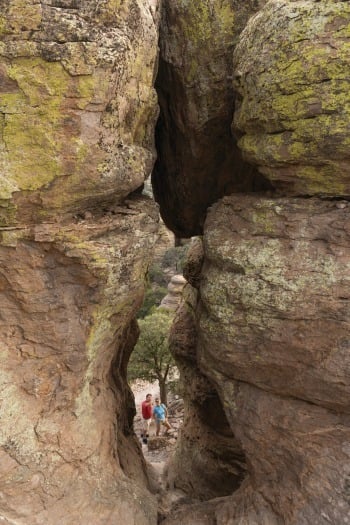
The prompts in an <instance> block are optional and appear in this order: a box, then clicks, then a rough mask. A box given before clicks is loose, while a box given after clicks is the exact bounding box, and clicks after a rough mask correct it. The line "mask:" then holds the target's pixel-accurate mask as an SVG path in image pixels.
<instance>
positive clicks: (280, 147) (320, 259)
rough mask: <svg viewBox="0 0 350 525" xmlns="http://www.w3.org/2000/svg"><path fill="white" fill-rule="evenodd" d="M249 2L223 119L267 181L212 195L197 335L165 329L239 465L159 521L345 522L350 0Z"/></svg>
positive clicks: (348, 497) (348, 502)
mask: <svg viewBox="0 0 350 525" xmlns="http://www.w3.org/2000/svg"><path fill="white" fill-rule="evenodd" d="M260 7H261V10H260V11H259V12H258V13H257V14H256V15H255V16H253V17H252V19H251V20H250V21H249V23H248V25H247V27H246V29H245V30H244V31H243V33H242V34H241V36H240V38H239V42H238V45H237V47H236V49H235V52H234V63H233V65H234V68H233V79H234V81H233V87H234V89H235V91H236V99H235V115H234V121H233V130H234V132H235V133H236V134H237V136H239V140H238V146H239V148H240V149H241V151H242V153H243V158H244V160H245V161H246V162H248V163H249V164H253V165H255V166H257V167H258V169H259V171H260V173H262V174H263V175H264V176H265V177H267V179H268V180H269V181H270V183H271V185H272V187H273V189H274V192H271V193H270V192H269V194H254V193H251V194H249V195H248V194H247V193H246V194H243V193H241V194H238V195H234V194H231V195H230V196H227V197H224V198H223V199H222V200H221V201H219V202H218V203H217V204H215V205H214V206H212V208H211V209H210V210H209V212H208V215H207V218H206V222H205V225H204V236H203V247H204V253H203V262H202V265H201V269H200V271H199V273H198V272H197V274H196V272H194V275H195V286H196V287H197V289H198V298H197V300H196V301H194V307H193V306H192V308H194V314H193V317H194V319H195V321H194V323H193V325H194V326H195V328H196V334H197V335H196V337H197V338H198V339H197V342H194V344H192V346H191V345H187V347H186V344H182V343H181V330H182V333H184V329H183V326H182V325H181V320H180V322H179V323H180V324H179V333H178V334H176V336H177V339H176V336H175V349H176V345H177V348H178V349H179V350H180V351H181V349H185V350H186V349H188V350H190V352H189V353H188V355H181V358H182V359H183V358H186V360H187V364H189V363H190V362H191V360H192V365H191V370H192V372H193V371H194V370H199V372H200V374H202V375H203V376H204V377H206V378H207V379H208V380H209V381H210V384H211V385H214V386H215V389H216V392H217V393H218V395H219V398H220V400H221V402H222V405H223V408H224V411H225V414H226V418H227V421H228V422H229V424H230V428H231V431H232V432H233V434H234V436H235V439H237V440H238V442H239V443H240V445H241V447H242V450H243V452H244V454H245V457H246V465H247V475H246V477H245V479H244V481H243V483H242V485H241V486H240V488H239V489H238V490H237V491H236V492H234V493H233V494H232V496H231V497H228V498H221V499H220V500H211V501H210V502H206V503H202V504H194V505H192V506H188V507H186V508H184V509H178V510H177V511H176V512H175V513H174V514H173V515H172V516H169V517H168V519H167V520H166V522H165V523H166V524H167V525H172V524H175V523H177V522H181V523H184V524H185V525H187V524H191V525H192V524H193V523H201V524H203V523H205V524H208V525H213V524H214V523H215V524H216V525H227V524H228V523H229V524H230V525H238V524H242V523H244V524H247V525H262V524H263V525H311V524H314V523H317V524H322V525H326V524H330V523H332V524H338V523H339V524H340V523H348V522H350V492H349V474H350V450H349V438H350V419H349V402H348V399H349V384H350V362H349V351H348V346H349V329H350V326H349V285H350V281H349V270H350V268H349V253H350V242H349V224H350V211H349V202H348V201H349V150H348V147H347V144H348V141H349V121H350V106H349V97H348V92H349V81H348V79H349V74H350V62H349V53H348V51H349V38H350V26H349V20H350V11H349V4H348V3H347V2H341V1H340V2H337V1H336V2H331V1H326V0H324V1H305V2H295V1H286V0H273V1H269V2H267V3H266V5H265V6H262V5H261V6H260ZM193 348H195V350H193ZM185 377H191V380H192V377H193V375H192V376H190V375H187V376H185ZM193 384H194V385H195V387H196V386H197V384H196V383H194V382H193ZM189 391H190V388H189V389H188V392H189ZM189 397H190V398H191V394H189ZM196 398H198V391H197V390H195V392H194V394H193V397H192V401H193V402H194V401H195V400H196ZM187 425H188V428H189V425H190V422H188V423H187ZM185 432H187V435H188V433H189V431H188V429H185ZM185 437H186V436H185ZM187 443H188V441H187ZM181 446H186V439H185V440H184V441H183V442H182V443H181V444H180V447H181ZM195 450H197V449H195ZM187 457H188V458H190V454H188V456H187ZM193 465H194V466H196V459H193ZM193 472H196V470H195V469H194V470H193ZM190 479H191V478H190V476H188V477H187V480H190ZM179 480H180V483H182V484H183V485H184V483H185V482H184V480H183V479H181V474H179ZM175 482H176V481H175ZM202 488H203V484H202V479H201V480H200V483H199V492H200V491H201V490H202Z"/></svg>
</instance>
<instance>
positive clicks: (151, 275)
mask: <svg viewBox="0 0 350 525" xmlns="http://www.w3.org/2000/svg"><path fill="white" fill-rule="evenodd" d="M168 279H169V278H168V277H167V276H166V275H165V274H164V271H163V270H162V268H161V267H160V266H159V264H152V265H151V266H150V268H149V270H148V280H149V282H150V284H151V285H158V286H163V287H166V286H167V285H168Z"/></svg>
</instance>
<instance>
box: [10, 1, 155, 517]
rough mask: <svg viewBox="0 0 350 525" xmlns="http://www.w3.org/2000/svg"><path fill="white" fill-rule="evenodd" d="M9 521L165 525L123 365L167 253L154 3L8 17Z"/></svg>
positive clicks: (52, 8) (24, 10)
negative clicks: (159, 204) (160, 237)
mask: <svg viewBox="0 0 350 525" xmlns="http://www.w3.org/2000/svg"><path fill="white" fill-rule="evenodd" d="M0 7H1V10H0V56H1V63H0V136H1V142H0V166H1V167H0V210H1V211H0V233H1V241H0V261H1V265H0V267H1V270H0V283H1V289H0V312H1V316H0V338H1V345H0V361H1V375H0V390H1V399H0V416H1V425H0V456H1V461H0V463H1V470H0V514H1V519H2V520H3V522H4V523H17V524H22V525H34V524H52V525H54V524H55V525H56V524H57V523H62V524H67V525H68V524H72V523H76V524H87V523H93V524H94V525H98V524H106V523H112V522H113V523H115V522H118V523H126V524H128V523H138V524H145V525H148V524H154V523H155V522H156V508H155V502H154V500H153V499H152V497H151V496H150V494H149V492H148V491H147V488H146V487H147V480H146V477H145V474H144V465H143V461H142V459H141V457H140V456H141V454H140V450H139V447H138V445H137V443H136V441H134V437H133V432H132V418H133V412H134V406H133V400H132V396H131V394H130V392H129V390H128V387H127V385H126V364H127V360H128V356H129V353H130V352H131V350H132V347H133V345H134V343H135V340H136V337H137V326H136V324H135V323H134V321H133V318H134V314H135V312H136V311H137V308H138V307H139V306H140V304H141V301H142V295H143V280H144V274H145V272H146V270H147V266H148V264H149V261H150V260H151V256H152V251H153V246H154V243H155V241H156V237H157V227H158V224H157V223H158V217H157V211H156V209H155V206H154V204H153V202H152V201H151V200H150V199H148V198H146V197H143V196H141V195H140V194H138V193H137V192H136V193H135V190H138V188H140V186H142V184H143V181H144V179H145V178H146V177H147V176H148V175H149V173H150V171H151V169H152V165H153V162H154V157H155V150H154V143H153V132H154V126H155V119H156V116H157V105H156V95H155V91H154V89H153V84H154V75H155V68H156V61H157V40H158V31H157V24H158V2H157V0H126V1H122V2H120V1H118V0H117V1H111V0H108V1H107V0H106V1H102V2H101V1H97V0H96V1H95V0H91V1H90V0H89V1H83V0H81V1H80V0H60V1H59V0H43V1H40V2H38V1H36V0H29V1H28V0H26V1H25V2H24V1H18V0H9V1H6V2H5V1H2V2H0Z"/></svg>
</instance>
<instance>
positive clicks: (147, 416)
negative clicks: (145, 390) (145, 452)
mask: <svg viewBox="0 0 350 525" xmlns="http://www.w3.org/2000/svg"><path fill="white" fill-rule="evenodd" d="M141 412H142V434H141V438H142V441H143V443H145V444H147V438H148V436H149V427H150V424H151V422H152V394H147V396H146V399H145V401H143V402H142V405H141Z"/></svg>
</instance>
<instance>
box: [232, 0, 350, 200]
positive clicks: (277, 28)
mask: <svg viewBox="0 0 350 525" xmlns="http://www.w3.org/2000/svg"><path fill="white" fill-rule="evenodd" d="M349 17H350V4H349V2H331V1H321V2H318V1H312V0H308V1H304V2H293V1H287V0H272V1H270V2H268V3H267V5H266V6H265V8H263V9H262V10H261V11H260V12H259V13H258V14H257V15H256V16H255V17H253V19H252V20H251V21H250V23H249V24H248V26H247V28H246V29H245V30H244V31H243V33H242V35H241V38H240V42H239V44H238V45H237V47H236V49H235V53H234V87H235V90H236V92H237V99H236V106H235V117H234V129H235V132H236V133H237V132H238V134H240V135H242V136H241V138H240V140H239V143H238V145H239V147H240V149H241V150H242V152H243V156H244V158H245V159H246V160H247V161H248V162H250V163H253V164H255V165H257V166H258V168H259V171H260V172H261V173H263V174H264V175H265V176H266V177H267V178H268V179H269V180H270V181H271V182H272V184H273V186H274V187H275V188H277V189H278V190H279V191H280V192H283V193H284V194H288V195H291V194H297V195H315V194H321V195H329V196H342V195H349V193H350V176H349V175H350V168H349V166H350V163H349V159H350V153H349V119H350V102H349V96H348V92H349V73H350V53H349ZM267 35H268V38H267Z"/></svg>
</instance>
